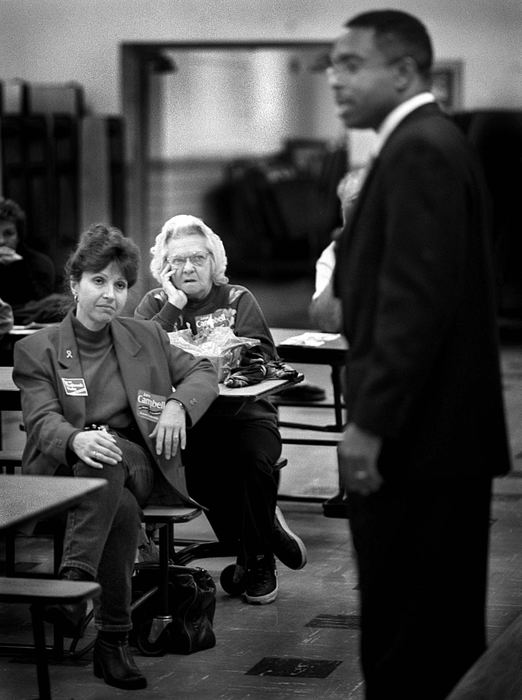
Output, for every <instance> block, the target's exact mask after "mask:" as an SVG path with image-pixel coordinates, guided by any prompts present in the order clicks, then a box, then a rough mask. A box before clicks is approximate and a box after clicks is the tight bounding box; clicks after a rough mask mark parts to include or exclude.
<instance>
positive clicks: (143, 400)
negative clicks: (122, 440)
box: [137, 389, 166, 423]
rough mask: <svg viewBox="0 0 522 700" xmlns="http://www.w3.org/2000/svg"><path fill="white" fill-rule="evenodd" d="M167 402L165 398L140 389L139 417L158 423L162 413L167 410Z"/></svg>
mask: <svg viewBox="0 0 522 700" xmlns="http://www.w3.org/2000/svg"><path fill="white" fill-rule="evenodd" d="M165 401H166V397H165V396H161V395H160V394H151V393H150V391H145V389H138V407H137V413H138V416H139V417H140V418H145V420H150V421H152V422H153V423H157V422H158V421H159V418H160V416H161V412H162V411H163V409H164V408H165Z"/></svg>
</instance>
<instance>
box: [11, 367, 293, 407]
mask: <svg viewBox="0 0 522 700" xmlns="http://www.w3.org/2000/svg"><path fill="white" fill-rule="evenodd" d="M12 373H13V368H12V367H0V411H1V410H4V411H19V410H20V390H19V389H18V387H17V386H16V384H15V383H14V382H13V378H12ZM293 383H295V382H294V381H293V380H289V379H265V380H264V381H262V382H259V383H258V384H252V385H250V386H245V387H241V388H239V389H229V388H228V387H226V386H224V385H223V384H220V385H219V396H220V398H223V399H235V400H241V401H245V400H255V399H259V398H261V397H262V396H267V395H268V394H275V393H277V392H279V391H282V390H283V389H285V388H286V387H288V386H289V385H290V384H293Z"/></svg>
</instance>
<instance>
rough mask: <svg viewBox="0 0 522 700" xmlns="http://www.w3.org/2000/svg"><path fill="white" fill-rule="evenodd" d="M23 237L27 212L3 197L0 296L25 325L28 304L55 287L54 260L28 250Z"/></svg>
mask: <svg viewBox="0 0 522 700" xmlns="http://www.w3.org/2000/svg"><path fill="white" fill-rule="evenodd" d="M24 236H25V214H24V212H23V211H22V209H21V208H20V207H19V206H18V204H17V203H16V202H13V200H12V199H4V198H3V197H0V297H1V298H2V299H3V300H4V301H6V302H7V303H9V304H10V305H11V307H12V309H13V312H14V319H15V323H26V322H27V320H28V319H27V314H26V312H25V310H24V307H25V306H26V304H28V303H29V302H34V301H39V300H40V299H43V298H44V297H46V296H48V295H50V294H52V293H53V292H54V286H55V271H54V265H53V262H52V260H51V258H49V257H48V256H47V255H44V253H40V252H39V251H37V250H33V249H32V248H29V247H28V246H27V245H26V244H25V241H24ZM30 320H36V319H30ZM49 320H54V319H49Z"/></svg>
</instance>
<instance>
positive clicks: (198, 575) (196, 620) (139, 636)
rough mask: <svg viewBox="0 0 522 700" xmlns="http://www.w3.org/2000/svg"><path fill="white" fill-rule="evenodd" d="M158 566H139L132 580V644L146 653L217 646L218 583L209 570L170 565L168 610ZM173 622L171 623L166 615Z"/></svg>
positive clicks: (188, 652)
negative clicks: (165, 621)
mask: <svg viewBox="0 0 522 700" xmlns="http://www.w3.org/2000/svg"><path fill="white" fill-rule="evenodd" d="M158 577H159V568H158V565H156V564H139V565H138V566H137V568H136V571H135V574H134V576H133V577H132V598H133V601H134V602H133V610H132V624H133V628H132V631H131V633H130V636H129V641H130V642H131V644H133V645H134V646H136V647H137V648H138V649H139V650H140V651H141V652H142V653H143V654H145V655H147V656H155V655H159V654H162V653H164V652H172V653H175V654H192V653H193V652H195V651H201V650H202V649H210V648H211V647H213V646H215V644H216V636H215V634H214V629H213V622H214V613H215V609H216V584H215V583H214V580H213V578H212V576H211V575H210V574H209V573H208V571H206V570H205V569H201V568H199V567H189V566H177V565H174V564H170V565H169V583H168V610H162V606H163V605H164V602H163V601H162V600H161V594H160V590H159V589H158ZM164 615H168V616H170V617H171V618H172V621H170V622H168V623H167V624H165V623H164V621H163V616H164Z"/></svg>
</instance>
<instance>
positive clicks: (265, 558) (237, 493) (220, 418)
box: [135, 215, 306, 604]
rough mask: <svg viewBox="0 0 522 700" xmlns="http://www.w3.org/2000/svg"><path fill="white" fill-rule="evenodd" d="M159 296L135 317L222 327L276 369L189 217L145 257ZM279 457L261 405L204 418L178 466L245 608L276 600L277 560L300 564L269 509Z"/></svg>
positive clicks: (269, 417)
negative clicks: (232, 568) (232, 553)
mask: <svg viewBox="0 0 522 700" xmlns="http://www.w3.org/2000/svg"><path fill="white" fill-rule="evenodd" d="M151 253H152V262H151V266H150V269H151V272H152V274H153V276H154V277H155V278H156V279H157V280H158V282H159V283H160V284H161V287H159V288H157V289H153V290H152V291H150V292H148V294H146V295H145V297H144V298H143V299H142V301H141V302H140V303H139V304H138V306H137V308H136V311H135V317H136V318H141V319H152V320H154V321H157V322H158V324H160V325H161V327H162V328H163V329H164V330H166V331H169V332H171V331H175V330H182V329H185V328H186V327H187V325H188V326H189V327H190V328H191V330H192V332H193V333H194V334H195V333H196V332H198V331H201V330H202V329H208V330H210V329H212V328H214V327H216V326H229V327H230V328H232V329H233V331H234V333H235V334H236V335H238V336H241V337H249V338H257V339H258V340H259V341H260V343H261V344H260V346H258V347H259V348H261V351H262V353H263V355H264V357H265V358H266V359H267V360H274V359H278V357H277V352H276V349H275V346H274V341H273V339H272V335H271V333H270V329H269V328H268V325H267V323H266V320H265V318H264V316H263V312H262V311H261V309H260V307H259V304H258V303H257V301H256V299H255V298H254V296H253V295H252V293H251V292H250V291H249V290H248V289H246V288H245V287H241V286H239V285H232V284H228V278H227V277H226V275H225V272H226V265H227V258H226V254H225V249H224V247H223V243H222V242H221V239H220V238H219V236H217V235H216V234H215V233H214V232H213V231H212V230H211V229H210V228H209V227H208V226H207V225H206V224H204V223H203V221H201V219H198V218H196V217H194V216H187V215H179V216H174V217H173V218H172V219H169V220H168V221H167V222H166V223H165V224H164V225H163V228H162V230H161V233H160V234H159V235H158V236H157V237H156V241H155V245H154V246H153V248H152V249H151ZM280 454H281V436H280V434H279V430H278V426H277V410H276V408H275V407H274V406H273V405H272V403H271V402H270V401H268V400H267V399H260V400H258V401H253V402H246V403H245V404H244V405H243V407H242V408H241V410H239V411H238V412H237V413H235V414H234V415H229V416H226V415H222V414H218V413H217V412H214V411H211V412H209V413H208V414H207V415H206V416H204V417H203V418H202V420H201V421H199V423H198V425H197V426H195V428H193V429H192V431H191V434H190V436H189V439H188V440H187V447H186V449H185V452H184V457H183V461H184V463H185V466H186V477H187V484H188V487H189V491H190V492H191V493H192V494H193V495H194V497H195V498H196V499H197V500H199V501H200V502H201V503H203V505H205V506H207V508H208V509H209V511H208V513H207V517H208V519H209V521H210V524H211V525H212V527H213V529H214V531H215V533H216V535H217V537H218V539H219V540H220V541H221V542H231V543H233V545H234V546H236V547H237V549H238V552H239V554H240V558H241V560H242V563H243V565H244V567H245V568H246V593H245V599H246V601H247V602H248V603H259V604H265V603H271V602H273V601H274V600H275V599H276V597H277V573H276V566H275V560H274V555H275V556H277V557H278V559H279V560H280V561H282V562H283V563H284V564H286V565H287V566H288V567H290V568H292V569H300V568H302V567H303V566H304V565H305V563H306V549H305V547H304V544H303V543H302V541H301V540H300V539H299V538H298V537H297V536H296V535H295V534H294V533H293V532H291V530H290V529H289V528H288V526H287V525H286V523H285V521H284V518H283V516H282V513H281V511H280V510H279V508H277V509H276V498H277V483H278V482H277V475H276V472H275V469H274V467H275V465H276V462H277V460H278V458H279V456H280Z"/></svg>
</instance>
